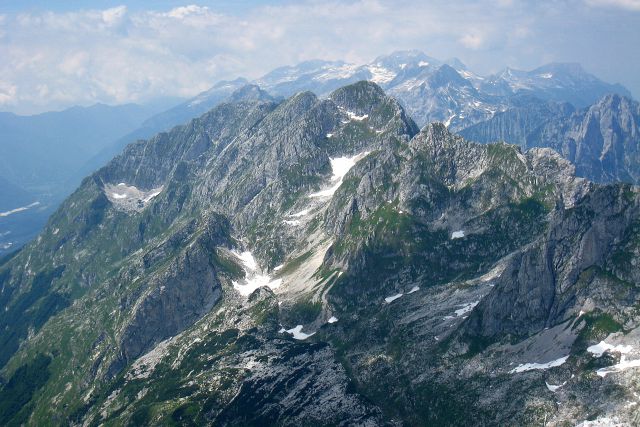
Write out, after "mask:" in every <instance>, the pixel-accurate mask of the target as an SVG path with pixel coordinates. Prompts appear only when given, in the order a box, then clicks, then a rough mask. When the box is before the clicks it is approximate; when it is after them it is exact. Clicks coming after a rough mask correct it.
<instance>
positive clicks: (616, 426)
mask: <svg viewBox="0 0 640 427" xmlns="http://www.w3.org/2000/svg"><path fill="white" fill-rule="evenodd" d="M626 425H627V424H625V423H622V422H621V421H620V418H618V417H615V416H614V417H602V418H598V419H595V420H593V421H583V422H581V423H580V424H578V425H577V426H576V427H623V426H626Z"/></svg>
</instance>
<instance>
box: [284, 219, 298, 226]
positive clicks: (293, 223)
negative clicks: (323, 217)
mask: <svg viewBox="0 0 640 427" xmlns="http://www.w3.org/2000/svg"><path fill="white" fill-rule="evenodd" d="M282 222H284V223H285V224H287V225H291V226H294V227H295V226H297V225H300V224H301V222H300V221H299V220H297V219H285V220H284V221H282Z"/></svg>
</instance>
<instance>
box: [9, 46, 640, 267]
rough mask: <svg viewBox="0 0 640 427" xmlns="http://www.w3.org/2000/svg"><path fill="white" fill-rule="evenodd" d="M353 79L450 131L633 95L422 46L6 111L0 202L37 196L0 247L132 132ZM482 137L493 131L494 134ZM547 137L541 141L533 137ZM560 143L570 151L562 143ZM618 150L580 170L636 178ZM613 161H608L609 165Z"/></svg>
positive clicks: (565, 71)
mask: <svg viewBox="0 0 640 427" xmlns="http://www.w3.org/2000/svg"><path fill="white" fill-rule="evenodd" d="M359 80H369V81H373V82H375V83H377V84H379V85H380V86H381V87H382V88H384V89H385V90H386V91H387V93H389V94H390V95H392V96H394V97H395V98H396V99H397V100H398V101H399V102H400V104H401V105H403V107H404V108H405V109H406V110H407V112H408V114H409V115H410V116H411V117H412V118H413V119H414V120H415V121H416V123H417V124H418V126H420V127H421V126H424V125H425V124H427V123H430V122H434V121H440V122H443V123H445V124H446V125H447V126H448V127H449V128H450V129H452V130H454V131H462V130H463V129H466V128H468V127H470V126H473V125H475V124H478V123H481V122H486V121H490V120H492V119H494V117H495V116H496V115H499V114H500V113H506V112H507V110H509V111H513V110H518V111H525V110H530V109H531V110H532V111H538V110H539V108H540V107H538V106H537V105H538V104H539V103H541V102H542V103H544V102H547V103H553V102H559V103H562V102H566V103H571V104H572V105H573V106H574V107H575V108H578V109H580V108H586V107H588V106H590V105H592V104H594V103H597V102H599V100H600V99H601V98H602V97H603V96H604V95H605V94H610V93H616V94H620V95H621V96H624V97H629V96H630V94H629V92H628V91H627V90H626V89H625V88H624V87H622V86H620V85H612V84H608V83H605V82H603V81H601V80H599V79H598V78H596V77H594V76H592V75H590V74H588V73H587V72H585V71H584V70H583V69H582V68H581V67H580V66H579V65H577V64H561V63H554V64H549V65H546V66H543V67H540V68H538V69H535V70H532V71H528V72H526V71H518V70H513V69H509V68H507V69H506V70H504V71H502V72H500V73H497V74H495V75H492V76H484V77H483V76H480V75H478V74H476V73H473V72H472V71H470V70H468V69H467V67H466V66H465V65H464V64H462V62H461V61H459V60H458V59H455V58H453V59H450V60H447V61H440V60H438V59H435V58H432V57H429V56H427V55H425V54H424V53H422V52H420V51H400V52H394V53H392V54H390V55H386V56H381V57H379V58H376V59H375V60H374V61H372V62H371V63H369V64H365V65H355V64H350V63H346V62H342V61H321V60H315V61H307V62H303V63H301V64H298V65H296V66H287V67H281V68H278V69H276V70H273V71H272V72H269V73H267V74H266V75H265V76H263V77H261V78H259V79H256V80H254V81H253V82H249V81H248V80H246V79H244V78H238V79H236V80H233V81H222V82H219V83H217V84H215V85H214V86H213V87H212V88H211V89H209V90H207V91H205V92H203V93H201V94H199V95H197V96H196V97H194V98H192V99H189V100H187V101H185V102H183V103H182V104H179V105H177V106H175V107H172V108H170V109H169V110H166V111H163V112H160V113H157V114H154V115H152V116H150V115H151V111H152V110H151V109H149V108H142V107H139V106H134V105H128V106H127V105H125V106H121V107H106V106H100V105H97V106H94V107H90V108H84V109H83V108H73V109H70V110H67V111H65V112H61V113H46V114H43V115H38V116H33V117H30V118H29V117H18V116H14V115H10V114H5V116H4V121H2V120H0V131H1V132H3V138H6V143H5V144H3V147H5V151H6V153H4V156H2V158H3V159H5V164H4V169H3V170H4V172H3V174H2V177H4V179H5V181H6V180H8V181H10V182H9V183H8V184H6V186H5V185H2V186H0V206H5V205H6V206H5V207H4V208H0V211H3V212H9V211H12V210H14V209H20V208H23V207H26V206H28V205H29V204H32V203H36V202H38V203H39V205H36V206H33V207H31V208H28V209H25V210H21V211H19V212H20V215H15V214H14V215H12V217H11V218H10V219H9V218H8V217H7V218H5V219H0V222H2V223H0V255H2V254H3V253H7V252H10V251H12V250H15V249H17V248H19V247H20V246H21V245H22V244H23V243H24V242H26V241H28V240H29V239H31V238H33V237H34V236H35V235H36V234H37V233H38V232H39V231H40V229H41V227H42V225H43V224H44V222H45V220H46V218H47V217H48V216H49V215H50V214H51V213H52V212H53V210H54V209H55V208H56V207H57V206H58V204H59V203H60V202H61V200H62V199H63V198H64V197H66V196H67V195H68V194H69V193H70V192H71V191H72V190H73V189H74V188H75V186H76V185H77V183H79V182H80V181H81V180H82V178H84V177H85V176H87V175H88V174H91V173H92V172H94V171H95V170H97V169H99V168H100V167H102V166H103V165H105V164H106V163H107V162H108V161H109V160H110V159H112V158H113V157H114V156H116V155H117V154H119V153H120V152H122V150H123V149H124V148H125V147H126V146H127V145H128V144H130V143H132V142H135V141H136V140H140V139H147V138H150V137H152V136H153V135H155V134H156V133H158V132H163V131H168V130H169V129H171V128H172V127H173V126H176V125H179V124H184V123H186V122H188V121H189V120H191V119H193V118H195V117H198V116H199V115H201V114H203V113H205V112H206V111H209V110H210V109H211V108H213V107H215V106H216V105H219V104H220V103H222V102H229V101H234V100H235V99H245V100H246V99H252V97H253V99H267V98H271V99H276V100H277V99H282V98H283V97H289V96H291V95H293V94H295V93H296V92H298V91H312V92H314V93H317V94H318V95H319V96H321V97H326V96H328V94H329V93H330V92H331V91H333V90H335V89H337V88H339V87H341V86H344V85H346V84H350V83H354V82H356V81H359ZM243 88H244V89H243ZM509 114H511V113H509ZM149 116H150V117H149ZM558 117H562V116H558ZM623 132H627V129H624V130H623ZM486 136H487V138H489V140H492V138H493V136H494V135H491V134H487V135H486ZM495 136H497V137H499V136H500V135H499V134H496V135H495ZM622 138H623V139H624V138H627V140H628V141H631V143H633V141H635V140H637V137H636V136H622ZM634 138H635V139H634ZM472 139H473V138H472ZM485 139H486V138H485ZM545 144H547V143H546V142H544V141H543V142H541V143H540V144H538V145H540V146H547V145H545ZM565 145H567V144H565ZM569 145H570V144H569ZM627 145H629V144H628V143H627ZM554 148H556V149H558V148H559V147H554ZM559 151H561V152H563V155H565V156H566V155H567V153H566V150H565V151H562V150H559ZM594 156H595V153H592V152H588V153H587V152H585V153H584V155H583V156H582V157H585V159H584V160H583V159H581V160H580V162H582V163H588V162H596V163H598V162H600V160H599V158H598V159H597V160H594V159H593V157H594ZM616 156H618V157H617V160H616V162H617V163H620V164H624V163H625V162H627V163H626V164H627V166H626V170H625V171H624V172H621V173H620V174H619V176H618V175H616V173H614V172H612V171H611V170H609V171H600V170H599V168H600V166H598V165H597V164H596V165H592V166H589V167H587V168H586V169H584V168H583V167H582V166H580V165H579V166H578V172H577V173H578V174H579V175H580V176H586V177H588V178H590V179H594V180H597V181H603V182H608V181H610V180H622V181H625V182H637V181H636V180H637V176H638V175H637V171H636V172H634V171H631V170H630V169H633V168H634V163H633V162H632V161H631V160H630V159H624V157H625V156H627V154H625V153H623V152H621V151H619V150H618V154H616ZM629 161H631V163H629ZM617 163H616V165H617ZM636 164H637V162H636ZM616 165H614V166H604V168H605V169H606V168H609V169H611V167H613V168H614V169H615V168H616V167H617V166H616ZM9 184H10V185H11V187H12V188H13V189H12V190H10V189H9ZM5 187H6V188H5ZM16 188H20V189H21V192H22V193H25V192H26V193H27V194H31V196H30V197H27V199H29V200H31V201H29V202H25V203H24V204H23V203H22V202H21V203H17V200H19V199H16V198H15V197H14V195H15V194H16V193H15V190H16ZM22 190H24V191H22Z"/></svg>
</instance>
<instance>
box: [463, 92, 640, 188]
mask: <svg viewBox="0 0 640 427" xmlns="http://www.w3.org/2000/svg"><path fill="white" fill-rule="evenodd" d="M639 120H640V104H638V103H637V102H636V101H633V100H632V99H629V98H626V97H623V96H618V95H607V96H605V97H603V98H602V99H600V100H599V101H598V102H597V103H595V104H593V105H591V106H590V107H588V108H585V109H582V110H578V111H572V109H571V108H570V107H568V106H564V105H554V104H543V105H541V106H539V107H538V108H535V109H532V108H530V107H523V108H519V109H514V110H510V111H506V112H504V113H500V114H497V115H496V116H495V117H494V118H493V119H491V120H489V121H487V122H483V123H479V124H476V125H474V126H471V127H469V128H467V129H464V130H462V131H461V134H462V135H463V136H465V137H466V138H469V139H472V140H475V141H479V142H490V141H496V140H504V141H507V142H510V143H513V144H518V145H520V146H521V147H522V148H523V149H525V150H526V149H529V148H531V147H550V148H553V149H554V150H556V151H558V152H559V153H560V154H562V155H563V156H564V157H565V158H567V159H568V160H570V161H571V162H572V163H574V164H575V165H576V173H577V174H578V175H579V176H583V177H586V178H588V179H590V180H592V181H595V182H619V181H622V182H629V183H634V184H637V183H638V182H639V181H638V180H639V179H640V171H639V169H638V164H640V163H639V158H638V147H639V146H640V130H639V128H638V123H639Z"/></svg>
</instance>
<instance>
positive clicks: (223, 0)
mask: <svg viewBox="0 0 640 427" xmlns="http://www.w3.org/2000/svg"><path fill="white" fill-rule="evenodd" d="M638 41H640V0H552V1H545V2H532V1H519V0H477V1H456V2H452V1H450V0H448V1H444V0H438V1H423V2H416V1H408V0H393V1H392V0H352V1H340V0H323V1H320V0H302V1H288V0H287V1H285V0H280V1H276V0H274V1H257V0H236V1H231V0H219V1H201V2H198V3H190V2H181V1H174V0H163V1H145V2H132V1H129V2H127V1H111V0H109V1H107V0H103V1H100V0H99V1H91V2H88V1H80V0H67V1H64V2H52V1H47V2H45V1H41V0H23V1H0V110H4V111H14V112H17V113H20V114H29V113H35V112H40V111H46V110H51V109H61V108H65V107H68V106H71V105H76V104H80V105H89V104H93V103H95V102H103V103H108V104H118V103H125V102H139V103H144V102H150V101H153V100H154V99H157V98H161V97H190V96H193V95H195V94H197V93H199V92H201V91H203V90H206V89H207V88H209V87H210V86H212V85H213V84H214V83H215V82H216V81H218V80H220V79H229V78H235V77H238V76H244V77H247V78H256V77H259V76H261V75H262V74H264V73H266V72H268V71H269V70H271V69H273V68H275V67H277V66H281V65H286V64H295V63H297V62H300V61H303V60H308V59H316V58H320V59H329V60H336V59H342V60H345V61H348V62H354V63H365V62H369V61H371V60H372V59H374V58H375V57H376V56H379V55H383V54H388V53H391V52H392V51H394V50H403V49H419V50H422V51H424V52H425V53H426V54H428V55H431V56H434V57H436V58H441V59H447V58H450V57H458V58H460V59H461V60H462V61H463V62H464V63H465V64H467V65H468V66H469V68H470V69H472V70H473V71H475V72H478V73H481V74H490V73H493V72H497V71H499V70H500V69H502V68H504V67H505V66H510V67H513V68H519V69H533V68H535V67H537V66H540V65H543V64H545V63H548V62H552V61H557V62H579V63H581V64H582V65H583V66H584V67H585V69H587V71H589V72H591V73H593V74H595V75H597V76H598V77H600V78H602V79H604V80H606V81H609V82H612V83H615V82H618V83H622V84H623V85H625V86H626V87H628V88H629V89H630V90H631V91H632V93H633V94H634V95H635V96H636V98H638V96H639V95H640V81H639V80H640V79H639V77H638V76H639V75H640V54H638V52H639V51H638V46H637V45H638Z"/></svg>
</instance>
